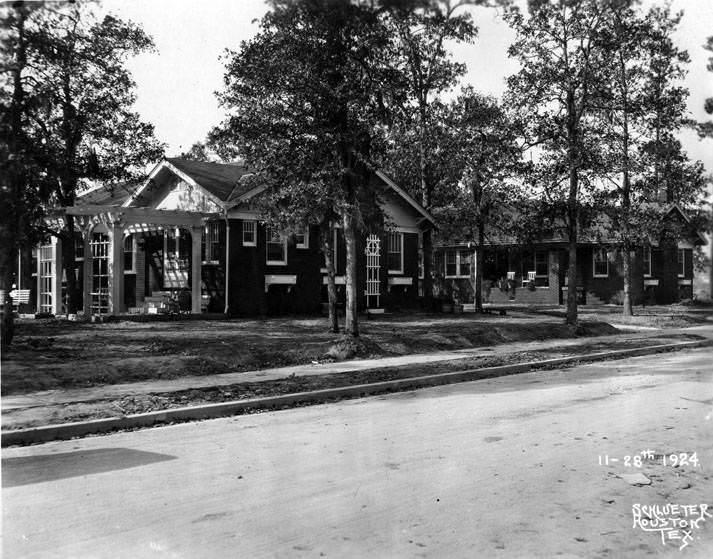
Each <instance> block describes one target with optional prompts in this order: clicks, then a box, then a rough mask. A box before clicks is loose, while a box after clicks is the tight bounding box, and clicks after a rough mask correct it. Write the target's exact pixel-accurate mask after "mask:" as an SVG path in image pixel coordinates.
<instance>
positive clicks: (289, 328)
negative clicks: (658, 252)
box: [2, 313, 617, 395]
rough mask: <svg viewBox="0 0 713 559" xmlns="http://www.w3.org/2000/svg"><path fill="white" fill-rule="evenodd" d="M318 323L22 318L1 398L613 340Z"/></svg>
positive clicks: (519, 321) (445, 321)
mask: <svg viewBox="0 0 713 559" xmlns="http://www.w3.org/2000/svg"><path fill="white" fill-rule="evenodd" d="M325 326H326V324H325V321H324V320H323V319H319V318H294V319H267V320H231V321H205V320H191V321H171V322H157V323H138V322H128V321H123V322H116V323H109V324H81V323H72V322H67V321H61V320H54V319H47V320H33V321H19V323H18V328H17V336H16V340H15V343H14V345H13V347H12V348H11V350H10V351H8V352H6V353H5V354H4V355H3V363H2V373H3V379H2V394H3V395H9V394H22V393H26V392H34V391H39V390H50V389H62V388H81V387H90V386H98V385H106V384H117V383H125V382H132V381H142V380H153V379H172V378H178V377H183V376H194V375H213V374H221V373H227V372H242V371H253V370H259V369H265V368H272V367H281V366H288V365H299V364H306V363H312V362H325V361H333V360H344V359H351V358H355V357H358V358H368V357H382V356H394V355H408V354H412V353H428V352H433V351H443V350H454V349H464V348H471V347H482V346H492V345H497V344H503V343H509V342H517V341H536V340H548V339H562V338H571V337H574V336H577V335H586V336H593V335H605V334H615V333H616V332H617V330H616V329H614V328H613V327H611V326H609V325H608V324H606V323H604V322H584V323H583V324H582V326H580V328H579V329H578V330H577V331H576V332H575V331H573V330H572V329H571V328H569V327H567V326H565V325H564V324H563V323H562V321H561V320H558V319H557V318H553V317H546V316H545V317H543V316H538V315H526V314H524V313H520V314H516V315H515V316H511V315H510V316H506V317H500V316H476V315H462V316H447V315H416V316H403V315H397V316H393V317H391V316H388V317H385V318H380V319H378V320H364V321H363V322H362V335H361V337H360V338H359V340H358V341H357V342H356V343H355V342H353V341H351V340H345V339H344V338H343V337H342V336H340V335H335V334H332V333H329V332H327V331H326V330H325Z"/></svg>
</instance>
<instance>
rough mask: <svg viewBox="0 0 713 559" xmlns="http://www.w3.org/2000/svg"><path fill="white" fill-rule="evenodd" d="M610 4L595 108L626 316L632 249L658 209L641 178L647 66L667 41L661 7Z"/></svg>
mask: <svg viewBox="0 0 713 559" xmlns="http://www.w3.org/2000/svg"><path fill="white" fill-rule="evenodd" d="M609 8H610V9H609V11H608V14H607V15H608V17H607V25H606V26H605V28H604V29H603V32H602V34H601V41H602V45H601V46H602V53H603V54H602V56H603V57H604V59H605V60H606V61H607V64H606V65H605V68H606V69H607V71H608V79H607V80H606V82H607V83H608V86H607V87H606V88H604V90H603V92H602V98H601V100H600V102H599V103H600V105H599V109H600V110H599V113H598V114H599V117H600V120H601V125H602V129H603V131H604V135H603V144H604V152H605V153H604V157H605V160H606V161H607V169H608V173H607V174H606V177H607V179H608V182H607V183H606V184H607V185H609V186H610V188H609V189H608V191H606V192H605V194H604V196H603V198H604V202H605V203H604V211H605V212H606V213H607V214H608V215H609V216H610V218H611V219H610V224H611V227H610V228H609V230H608V231H607V233H608V235H609V237H613V238H616V239H618V241H619V243H620V246H621V255H622V268H623V270H622V271H623V280H624V289H623V314H624V316H631V315H632V314H633V301H632V297H631V288H632V251H633V250H634V248H635V246H637V244H640V243H641V242H645V241H646V239H647V238H648V236H649V233H650V232H651V228H652V225H653V223H655V222H656V220H657V218H658V216H657V212H652V211H649V210H650V209H651V206H650V205H647V202H649V201H650V200H651V199H652V188H651V184H650V183H649V182H647V181H645V180H641V176H642V171H643V165H644V164H645V161H644V159H643V158H642V157H641V155H642V153H641V150H642V147H643V145H644V143H645V141H646V117H647V110H648V107H649V105H650V103H649V102H648V97H647V96H648V88H649V85H650V84H649V80H648V68H649V66H650V64H651V61H652V58H653V57H654V56H656V54H657V53H659V51H660V50H661V49H662V47H664V45H665V44H667V43H669V44H670V41H668V39H669V38H668V37H667V36H666V33H664V34H663V35H662V33H661V32H660V31H661V29H662V22H661V21H659V20H660V19H661V18H664V20H666V19H667V17H668V14H667V13H666V12H662V11H659V10H652V11H650V12H649V13H648V14H647V15H642V14H641V13H640V11H639V10H636V9H634V8H633V7H632V5H631V4H630V3H628V2H616V1H614V2H611V3H610V6H609ZM670 30H671V27H668V31H670ZM669 52H672V51H671V50H670V49H669ZM676 69H677V70H678V68H676ZM669 100H670V102H671V103H679V104H680V103H682V102H683V97H680V96H673V97H670V98H669ZM679 109H680V107H679ZM654 194H655V192H654Z"/></svg>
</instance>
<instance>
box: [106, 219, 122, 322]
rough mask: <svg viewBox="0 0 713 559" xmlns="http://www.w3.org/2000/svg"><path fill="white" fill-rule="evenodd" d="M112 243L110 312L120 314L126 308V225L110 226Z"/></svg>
mask: <svg viewBox="0 0 713 559" xmlns="http://www.w3.org/2000/svg"><path fill="white" fill-rule="evenodd" d="M109 237H110V244H111V251H110V258H109V294H110V297H111V299H110V301H109V306H110V311H109V312H110V313H111V314H113V315H118V314H119V313H121V312H122V311H123V310H124V226H123V224H121V223H112V224H111V227H110V228H109Z"/></svg>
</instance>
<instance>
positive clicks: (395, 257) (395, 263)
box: [388, 233, 404, 274]
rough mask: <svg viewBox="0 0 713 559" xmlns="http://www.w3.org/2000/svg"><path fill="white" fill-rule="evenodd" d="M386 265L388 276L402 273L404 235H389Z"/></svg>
mask: <svg viewBox="0 0 713 559" xmlns="http://www.w3.org/2000/svg"><path fill="white" fill-rule="evenodd" d="M388 241H389V244H388V259H389V260H388V263H389V273H390V274H403V273H404V234H403V233H389V238H388Z"/></svg>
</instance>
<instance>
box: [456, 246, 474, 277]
mask: <svg viewBox="0 0 713 559" xmlns="http://www.w3.org/2000/svg"><path fill="white" fill-rule="evenodd" d="M458 256H459V262H458V275H459V276H467V277H470V263H471V262H472V260H473V253H471V252H470V251H469V250H461V251H460V254H459V255H458Z"/></svg>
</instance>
